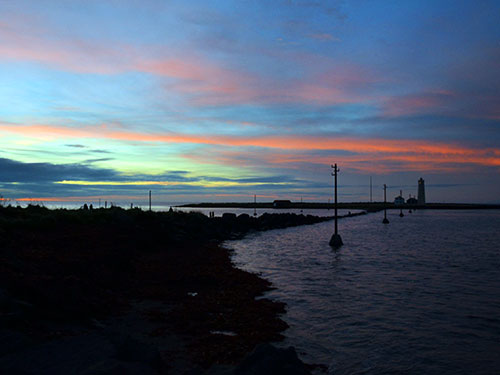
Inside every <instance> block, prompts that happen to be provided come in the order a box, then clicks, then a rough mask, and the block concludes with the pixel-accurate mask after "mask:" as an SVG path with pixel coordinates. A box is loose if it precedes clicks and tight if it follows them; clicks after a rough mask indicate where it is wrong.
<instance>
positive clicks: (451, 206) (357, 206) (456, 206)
mask: <svg viewBox="0 0 500 375" xmlns="http://www.w3.org/2000/svg"><path fill="white" fill-rule="evenodd" d="M176 207H183V208H190V207H192V208H246V209H253V208H261V209H262V208H267V209H274V207H273V203H272V202H267V203H266V202H262V203H247V202H227V203H207V202H205V203H194V204H185V205H180V206H176ZM304 208H305V209H330V210H332V209H333V208H334V205H333V203H321V202H317V203H314V202H307V203H300V202H292V203H290V204H289V205H287V206H286V207H277V209H280V210H283V209H304ZM338 208H339V209H349V210H365V211H368V212H372V211H380V210H383V209H384V208H386V209H395V210H399V209H401V208H402V209H425V210H498V209H500V204H480V203H427V204H425V205H418V204H403V205H394V204H393V203H386V204H384V203H383V202H371V203H370V202H349V203H346V202H343V203H338Z"/></svg>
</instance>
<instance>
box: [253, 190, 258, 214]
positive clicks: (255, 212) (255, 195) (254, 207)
mask: <svg viewBox="0 0 500 375" xmlns="http://www.w3.org/2000/svg"><path fill="white" fill-rule="evenodd" d="M253 216H257V194H254V195H253Z"/></svg>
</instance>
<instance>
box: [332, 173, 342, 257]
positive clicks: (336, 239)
mask: <svg viewBox="0 0 500 375" xmlns="http://www.w3.org/2000/svg"><path fill="white" fill-rule="evenodd" d="M332 168H333V173H332V176H333V177H334V186H335V187H334V199H335V233H333V236H332V238H330V246H331V247H333V248H334V249H337V248H339V247H340V246H342V245H343V244H344V243H343V242H342V238H341V237H340V234H339V228H338V215H337V173H338V172H340V169H338V168H337V164H335V165H332Z"/></svg>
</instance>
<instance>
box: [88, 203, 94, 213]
mask: <svg viewBox="0 0 500 375" xmlns="http://www.w3.org/2000/svg"><path fill="white" fill-rule="evenodd" d="M93 209H94V206H93V205H92V203H91V204H90V206H89V210H90V211H92V210H93Z"/></svg>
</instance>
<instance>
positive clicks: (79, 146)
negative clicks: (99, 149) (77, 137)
mask: <svg viewBox="0 0 500 375" xmlns="http://www.w3.org/2000/svg"><path fill="white" fill-rule="evenodd" d="M65 146H66V147H75V148H86V147H87V146H84V145H79V144H74V145H65Z"/></svg>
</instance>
